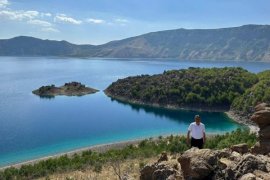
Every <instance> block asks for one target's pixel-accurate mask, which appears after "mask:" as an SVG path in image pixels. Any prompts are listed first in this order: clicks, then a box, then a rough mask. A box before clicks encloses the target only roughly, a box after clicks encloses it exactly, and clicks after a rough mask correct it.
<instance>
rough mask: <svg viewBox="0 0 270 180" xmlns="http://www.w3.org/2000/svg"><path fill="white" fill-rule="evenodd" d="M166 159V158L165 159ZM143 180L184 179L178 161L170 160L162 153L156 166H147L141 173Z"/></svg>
mask: <svg viewBox="0 0 270 180" xmlns="http://www.w3.org/2000/svg"><path fill="white" fill-rule="evenodd" d="M164 157H166V158H164ZM140 179H141V180H181V179H183V175H182V171H181V169H180V164H179V163H178V162H177V160H176V159H168V157H167V154H165V153H162V155H161V157H160V158H159V160H158V161H157V162H156V163H154V164H149V165H146V166H145V167H144V168H143V169H142V170H141V171H140Z"/></svg>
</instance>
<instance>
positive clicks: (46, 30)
mask: <svg viewBox="0 0 270 180" xmlns="http://www.w3.org/2000/svg"><path fill="white" fill-rule="evenodd" d="M41 31H45V32H60V31H59V30H58V29H55V28H52V27H46V28H42V29H41Z"/></svg>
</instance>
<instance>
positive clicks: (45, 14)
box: [40, 13, 52, 17]
mask: <svg viewBox="0 0 270 180" xmlns="http://www.w3.org/2000/svg"><path fill="white" fill-rule="evenodd" d="M40 16H41V17H51V16H52V14H51V13H40Z"/></svg>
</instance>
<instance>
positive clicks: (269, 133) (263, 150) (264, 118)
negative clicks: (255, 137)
mask: <svg viewBox="0 0 270 180" xmlns="http://www.w3.org/2000/svg"><path fill="white" fill-rule="evenodd" d="M251 120H252V121H254V122H255V123H256V124H257V125H258V126H259V128H260V131H259V142H258V143H256V145H255V146H254V147H252V149H251V152H252V153H254V154H268V153H270V106H269V105H268V104H266V103H262V104H259V105H257V106H256V107H255V113H254V114H253V115H252V117H251Z"/></svg>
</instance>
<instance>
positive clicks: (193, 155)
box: [178, 148, 219, 179]
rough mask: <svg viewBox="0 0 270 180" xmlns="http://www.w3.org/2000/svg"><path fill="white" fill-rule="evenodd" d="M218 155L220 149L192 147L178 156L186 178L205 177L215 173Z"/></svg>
mask: <svg viewBox="0 0 270 180" xmlns="http://www.w3.org/2000/svg"><path fill="white" fill-rule="evenodd" d="M218 155H219V152H218V151H212V150H210V149H198V148H191V149H189V150H187V151H186V152H184V153H183V154H182V155H181V156H180V157H179V158H178V162H179V163H180V164H181V169H182V171H183V175H184V177H185V178H186V179H205V178H210V177H211V176H212V175H213V172H214V170H215V167H216V165H217V163H218Z"/></svg>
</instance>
